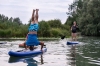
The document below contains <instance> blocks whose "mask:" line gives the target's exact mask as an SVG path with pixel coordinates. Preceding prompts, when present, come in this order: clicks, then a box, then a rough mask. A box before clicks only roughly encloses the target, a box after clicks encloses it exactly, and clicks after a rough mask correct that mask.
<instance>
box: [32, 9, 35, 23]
mask: <svg viewBox="0 0 100 66" xmlns="http://www.w3.org/2000/svg"><path fill="white" fill-rule="evenodd" d="M34 14H35V10H34V9H33V13H32V23H34V22H35V21H34V20H35V17H34Z"/></svg>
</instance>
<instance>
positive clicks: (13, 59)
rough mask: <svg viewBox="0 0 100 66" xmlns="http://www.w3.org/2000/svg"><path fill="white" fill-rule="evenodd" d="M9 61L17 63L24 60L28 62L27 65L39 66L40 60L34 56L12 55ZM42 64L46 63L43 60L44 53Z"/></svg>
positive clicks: (41, 58)
mask: <svg viewBox="0 0 100 66" xmlns="http://www.w3.org/2000/svg"><path fill="white" fill-rule="evenodd" d="M8 62H9V63H17V62H23V63H27V66H38V64H39V62H38V61H36V60H35V59H34V57H33V56H32V57H13V56H11V57H10V58H9V61H8ZM40 64H44V62H43V55H42V54H41V55H40Z"/></svg>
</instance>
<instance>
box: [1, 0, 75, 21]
mask: <svg viewBox="0 0 100 66" xmlns="http://www.w3.org/2000/svg"><path fill="white" fill-rule="evenodd" d="M72 2H73V0H0V14H4V15H5V16H8V17H19V18H20V19H21V21H22V22H23V23H28V20H29V19H30V18H31V14H32V10H33V9H36V8H39V15H40V17H39V20H50V19H55V18H58V19H60V20H61V21H62V23H64V22H65V21H66V19H67V15H66V11H68V7H69V4H71V3H72Z"/></svg>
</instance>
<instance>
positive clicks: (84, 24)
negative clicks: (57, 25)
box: [65, 0, 100, 36]
mask: <svg viewBox="0 0 100 66" xmlns="http://www.w3.org/2000/svg"><path fill="white" fill-rule="evenodd" d="M68 10H69V11H68V12H66V14H67V15H69V17H68V19H67V20H66V23H65V24H67V25H71V24H72V22H73V21H76V22H77V24H78V26H79V29H80V32H81V34H82V35H85V36H100V0H75V1H74V2H73V3H72V4H70V5H69V8H68Z"/></svg>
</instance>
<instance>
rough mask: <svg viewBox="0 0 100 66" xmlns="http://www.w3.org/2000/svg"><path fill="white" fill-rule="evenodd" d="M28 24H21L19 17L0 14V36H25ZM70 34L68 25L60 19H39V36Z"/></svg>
mask: <svg viewBox="0 0 100 66" xmlns="http://www.w3.org/2000/svg"><path fill="white" fill-rule="evenodd" d="M29 24H30V20H29V23H28V24H23V23H22V21H21V20H20V18H19V17H16V18H13V17H10V18H8V17H7V16H5V15H3V14H0V37H1V38H11V37H13V38H14V37H26V35H27V33H28V27H29ZM63 35H65V36H70V26H69V25H65V24H62V23H61V20H60V19H53V20H48V21H45V20H41V21H39V30H38V36H39V37H55V38H56V37H61V36H63Z"/></svg>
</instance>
